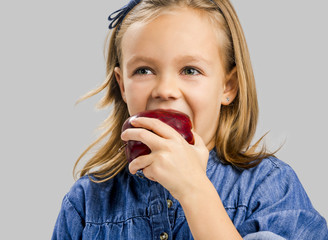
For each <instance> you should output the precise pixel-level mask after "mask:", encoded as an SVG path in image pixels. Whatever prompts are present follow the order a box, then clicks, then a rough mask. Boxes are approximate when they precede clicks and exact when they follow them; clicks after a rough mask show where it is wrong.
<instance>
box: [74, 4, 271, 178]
mask: <svg viewBox="0 0 328 240" xmlns="http://www.w3.org/2000/svg"><path fill="white" fill-rule="evenodd" d="M176 7H188V8H192V9H195V10H199V11H200V12H201V13H205V14H207V16H208V17H209V19H210V20H211V21H212V22H213V24H215V26H217V27H219V28H220V31H218V34H221V35H220V37H221V39H222V42H220V48H221V50H222V52H223V56H224V63H225V66H224V68H225V71H226V73H228V72H230V71H231V70H232V69H233V68H234V67H236V70H237V76H238V86H239V89H238V93H237V96H236V98H235V100H234V101H233V103H232V104H230V105H228V106H222V107H221V112H220V119H219V125H218V129H217V131H216V141H215V146H216V150H217V154H218V156H219V158H220V159H221V160H222V161H224V162H226V163H229V164H232V165H234V166H236V167H239V168H251V167H254V166H256V165H257V164H259V163H260V162H261V161H262V159H264V158H266V157H269V156H273V153H268V152H267V150H266V149H265V147H264V146H262V148H261V149H260V150H258V146H259V143H260V142H261V140H262V139H263V137H264V136H263V137H261V138H260V140H258V141H257V142H256V143H255V144H254V145H253V146H251V141H252V138H253V136H254V134H255V130H256V125H257V119H258V103H257V94H256V87H255V80H254V75H253V70H252V66H251V61H250V56H249V52H248V48H247V44H246V40H245V37H244V33H243V30H242V27H241V25H240V22H239V20H238V17H237V15H236V12H235V10H234V8H233V6H232V5H231V3H230V2H229V0H143V1H141V2H140V3H139V4H138V5H137V6H135V7H134V8H133V9H132V10H131V11H130V12H129V13H128V15H127V16H126V17H125V18H124V20H123V22H122V23H121V25H119V31H118V27H116V28H115V29H114V31H113V32H112V33H111V36H110V35H108V38H107V40H109V44H108V49H107V55H106V58H107V77H106V79H105V81H104V82H103V83H102V84H101V85H100V86H99V87H98V88H96V89H94V90H92V91H90V92H89V93H87V94H86V95H84V96H82V97H81V98H80V99H79V100H78V101H77V103H79V102H80V101H83V100H85V99H87V98H89V97H92V96H94V95H96V94H98V93H100V92H101V91H103V90H105V95H104V96H103V98H102V99H101V100H100V101H99V102H98V104H97V108H99V109H102V108H105V107H108V106H112V110H111V114H110V115H109V117H108V118H107V119H105V121H104V122H103V123H102V125H101V126H100V129H103V130H104V132H103V133H102V134H101V135H100V137H99V138H98V139H97V140H96V141H94V142H93V143H92V144H91V145H90V146H89V147H88V148H87V149H86V150H85V151H84V152H83V153H82V154H81V155H80V157H79V158H78V159H77V161H76V163H75V166H74V170H73V171H74V173H75V175H74V176H76V175H77V174H78V173H79V176H80V177H82V176H84V175H88V174H92V176H94V177H95V178H97V179H99V180H97V182H104V181H107V180H109V179H111V178H113V177H114V176H115V175H117V174H118V173H119V172H120V171H121V170H122V169H123V168H124V167H125V166H126V165H127V161H126V159H125V155H124V151H120V147H121V146H122V145H123V144H124V143H123V141H122V140H121V138H120V135H121V128H122V125H123V123H124V121H125V120H126V119H127V118H128V117H129V113H128V109H127V106H126V103H125V102H124V101H123V99H122V97H121V93H120V90H119V86H118V84H117V82H116V79H115V75H114V68H115V67H116V66H119V65H120V63H121V62H122V50H121V42H122V38H123V35H124V33H125V32H126V30H127V28H128V27H129V26H130V25H131V24H133V23H135V22H142V21H143V22H146V21H149V20H151V19H153V18H155V17H157V16H159V15H160V14H162V13H163V10H164V11H166V10H167V11H169V10H170V9H173V8H176ZM222 32H223V33H224V34H223V35H222ZM109 37H110V38H109ZM105 51H106V48H105ZM102 140H105V143H104V144H103V145H102V146H101V147H100V148H99V149H98V150H97V151H96V152H95V154H94V155H93V156H92V157H91V159H89V160H88V161H87V163H86V164H85V165H84V167H83V168H82V169H81V170H80V171H78V172H77V171H76V169H77V165H78V163H79V162H80V160H81V159H82V158H83V157H84V156H85V155H86V153H88V152H89V151H90V150H91V149H93V148H94V147H95V146H96V145H98V144H100V142H101V141H102ZM94 181H95V180H94Z"/></svg>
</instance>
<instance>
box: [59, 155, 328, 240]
mask: <svg viewBox="0 0 328 240" xmlns="http://www.w3.org/2000/svg"><path fill="white" fill-rule="evenodd" d="M206 174H207V176H208V178H209V179H210V180H211V182H212V183H213V185H214V186H215V188H216V189H217V191H218V194H219V195H220V197H221V200H222V202H223V205H224V207H225V209H226V211H227V213H228V215H229V217H230V218H231V220H232V222H233V223H234V225H235V226H236V228H237V230H238V231H239V233H240V234H241V236H242V237H244V238H245V239H247V240H250V239H251V240H255V239H264V240H265V239H267V240H269V239H277V240H278V239H297V240H301V239H306V240H308V239H316V240H322V239H328V230H327V223H326V221H325V219H324V218H323V217H321V216H320V214H319V213H318V212H317V211H316V210H315V209H314V208H313V207H312V205H311V202H310V200H309V198H308V196H307V194H306V193H305V191H304V189H303V187H302V185H301V183H300V181H299V179H298V178H297V176H296V174H295V172H294V171H293V170H292V169H291V167H289V166H288V165H287V164H285V163H283V162H282V161H280V160H278V159H276V158H267V159H264V160H263V161H262V163H261V164H259V165H258V166H257V167H254V168H252V169H248V170H241V169H237V168H235V167H233V166H231V165H225V164H223V163H222V162H221V161H220V160H219V158H218V157H217V155H216V151H215V149H214V150H212V151H211V152H210V156H209V160H208V164H207V172H206ZM168 199H169V200H171V201H172V203H173V204H172V206H170V207H168V206H169V205H168V203H167V200H168ZM164 233H167V236H168V239H183V240H188V239H193V237H192V235H191V232H190V229H189V227H188V223H187V221H186V218H185V215H184V212H183V210H182V207H181V205H180V204H179V202H178V201H177V200H175V199H174V198H173V197H172V196H171V194H170V193H169V192H168V191H167V190H166V189H165V188H164V187H162V186H161V185H160V184H159V183H156V182H153V181H151V180H148V179H147V178H145V177H142V176H137V175H132V174H131V173H130V172H129V170H128V167H126V168H125V169H124V170H123V171H121V172H120V173H119V174H118V175H117V176H115V177H114V178H113V179H111V180H110V181H107V182H105V183H94V182H92V181H90V180H89V178H88V176H85V177H82V178H81V179H79V180H78V181H77V182H76V183H75V184H74V185H73V187H72V188H71V190H70V191H69V192H68V193H67V194H66V196H65V197H64V199H63V202H62V207H61V210H60V213H59V216H58V218H57V222H56V225H55V228H54V232H53V236H52V239H53V240H55V239H102V240H104V239H138V240H148V239H149V240H150V239H154V240H155V239H156V240H157V239H162V238H160V236H161V234H162V237H163V236H164V235H165V234H164ZM164 239H165V238H164Z"/></svg>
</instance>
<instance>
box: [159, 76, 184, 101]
mask: <svg viewBox="0 0 328 240" xmlns="http://www.w3.org/2000/svg"><path fill="white" fill-rule="evenodd" d="M180 96H181V90H180V87H179V81H178V79H177V77H174V76H171V75H166V76H159V77H158V79H157V81H156V85H155V86H154V88H153V91H152V97H153V98H154V99H161V100H175V99H178V98H179V97H180Z"/></svg>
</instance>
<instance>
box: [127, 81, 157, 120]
mask: <svg viewBox="0 0 328 240" xmlns="http://www.w3.org/2000/svg"><path fill="white" fill-rule="evenodd" d="M150 92H151V91H150V88H149V86H148V87H147V85H145V84H140V83H137V82H132V81H130V82H127V83H126V85H125V96H126V103H127V106H128V110H129V114H130V115H134V114H137V113H139V112H141V111H144V110H145V109H146V105H147V99H148V97H149V96H150Z"/></svg>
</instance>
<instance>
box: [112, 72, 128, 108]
mask: <svg viewBox="0 0 328 240" xmlns="http://www.w3.org/2000/svg"><path fill="white" fill-rule="evenodd" d="M114 74H115V78H116V81H117V83H118V85H119V87H120V91H121V96H122V98H123V101H124V102H125V103H126V97H125V89H124V82H123V73H122V71H121V68H120V67H115V68H114Z"/></svg>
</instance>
